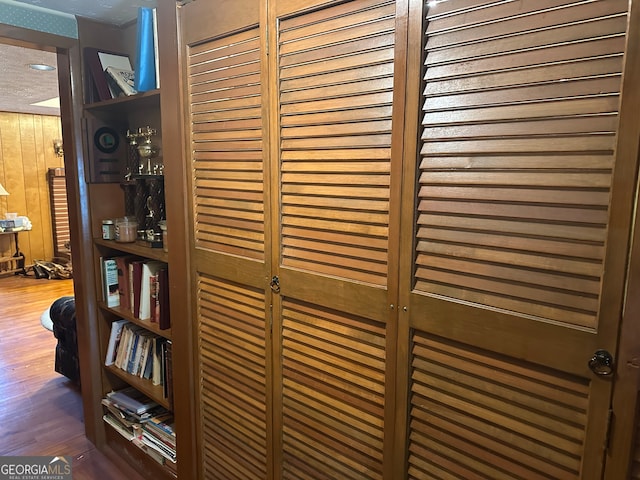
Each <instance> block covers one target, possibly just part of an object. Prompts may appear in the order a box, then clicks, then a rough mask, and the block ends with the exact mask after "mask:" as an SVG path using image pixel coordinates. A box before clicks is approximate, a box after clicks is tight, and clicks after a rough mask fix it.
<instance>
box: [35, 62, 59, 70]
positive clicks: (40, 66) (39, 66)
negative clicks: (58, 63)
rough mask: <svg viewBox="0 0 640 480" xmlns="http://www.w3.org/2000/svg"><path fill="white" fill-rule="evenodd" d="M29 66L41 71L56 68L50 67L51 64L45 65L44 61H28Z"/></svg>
mask: <svg viewBox="0 0 640 480" xmlns="http://www.w3.org/2000/svg"><path fill="white" fill-rule="evenodd" d="M29 68H31V69H33V70H39V71H41V72H50V71H52V70H55V69H56V67H52V66H51V65H46V64H44V63H30V64H29Z"/></svg>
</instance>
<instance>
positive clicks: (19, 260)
mask: <svg viewBox="0 0 640 480" xmlns="http://www.w3.org/2000/svg"><path fill="white" fill-rule="evenodd" d="M27 231H28V230H24V229H23V230H13V231H4V232H0V235H1V236H4V235H13V238H14V243H15V245H16V251H15V253H14V254H13V256H11V257H0V268H1V267H2V266H4V265H6V264H8V265H9V266H10V267H12V268H9V269H7V270H2V269H0V274H5V273H13V274H15V275H18V274H20V273H21V274H23V275H26V274H27V271H26V270H25V268H24V255H23V254H22V252H20V246H19V245H18V234H19V233H20V232H27Z"/></svg>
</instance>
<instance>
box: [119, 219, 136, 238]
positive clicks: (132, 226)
mask: <svg viewBox="0 0 640 480" xmlns="http://www.w3.org/2000/svg"><path fill="white" fill-rule="evenodd" d="M137 237H138V221H137V220H136V218H135V217H122V218H118V219H117V220H116V242H125V243H127V242H128V243H130V242H135V241H136V238H137Z"/></svg>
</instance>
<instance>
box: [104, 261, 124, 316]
mask: <svg viewBox="0 0 640 480" xmlns="http://www.w3.org/2000/svg"><path fill="white" fill-rule="evenodd" d="M104 293H105V295H104V298H105V302H106V304H107V307H118V306H120V291H119V286H118V265H117V264H116V261H115V260H114V259H113V258H107V259H105V260H104Z"/></svg>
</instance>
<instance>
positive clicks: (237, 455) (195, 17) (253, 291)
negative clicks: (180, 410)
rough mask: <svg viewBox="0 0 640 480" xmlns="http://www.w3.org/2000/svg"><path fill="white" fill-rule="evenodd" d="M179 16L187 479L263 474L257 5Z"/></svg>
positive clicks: (261, 88)
mask: <svg viewBox="0 0 640 480" xmlns="http://www.w3.org/2000/svg"><path fill="white" fill-rule="evenodd" d="M180 12H181V16H180V30H181V37H182V41H183V44H184V51H183V53H184V55H183V57H184V60H185V65H184V81H185V86H186V88H187V92H188V94H187V98H186V105H187V106H188V111H187V112H186V114H185V128H186V129H187V132H188V139H189V141H190V144H189V145H190V151H189V152H188V157H189V159H190V167H191V178H190V184H189V188H190V193H191V198H192V211H191V212H189V213H190V217H189V227H190V235H189V237H190V241H191V255H190V258H191V259H192V269H191V270H192V276H193V277H192V278H193V283H194V288H193V294H194V298H193V302H194V311H195V312H196V315H197V318H196V320H195V321H194V325H195V326H196V331H195V332H194V336H195V338H196V339H197V345H198V349H197V351H196V352H194V363H195V365H196V367H197V372H196V376H195V378H196V381H197V391H196V392H195V394H196V395H197V399H196V404H197V407H198V409H197V412H198V418H197V419H198V445H199V451H198V463H199V466H198V475H199V478H206V479H225V480H231V479H237V480H244V479H247V478H252V479H254V478H255V479H268V478H272V471H273V454H272V449H273V445H272V443H273V442H272V441H271V438H272V435H273V431H272V415H271V403H270V400H269V398H270V393H269V391H270V388H271V387H270V382H271V376H270V374H269V371H270V369H271V364H270V362H271V360H270V357H271V354H270V352H271V340H270V334H269V332H270V326H269V318H270V314H269V307H268V306H269V303H270V298H269V295H267V291H265V289H268V282H267V281H266V279H268V267H267V261H266V259H268V258H269V243H268V234H267V233H266V232H267V216H268V209H267V208H266V207H265V205H267V204H268V199H267V196H266V189H267V182H266V181H265V173H264V172H265V158H266V153H265V152H266V148H265V146H264V144H263V138H264V137H265V133H264V132H265V131H266V119H265V118H264V115H263V110H264V108H263V105H264V104H265V102H266V100H265V99H264V98H265V97H266V91H267V89H266V88H265V79H266V70H265V68H264V63H265V62H264V60H263V57H264V50H263V42H264V40H263V39H262V33H261V29H260V27H259V22H260V15H261V13H260V6H259V4H258V2H256V1H252V0H246V1H240V2H237V1H236V2H221V3H219V4H218V5H216V6H215V7H212V5H210V4H206V3H202V2H193V3H189V4H187V5H185V6H183V7H182V8H181V9H180ZM266 177H267V178H268V175H267V176H266Z"/></svg>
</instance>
